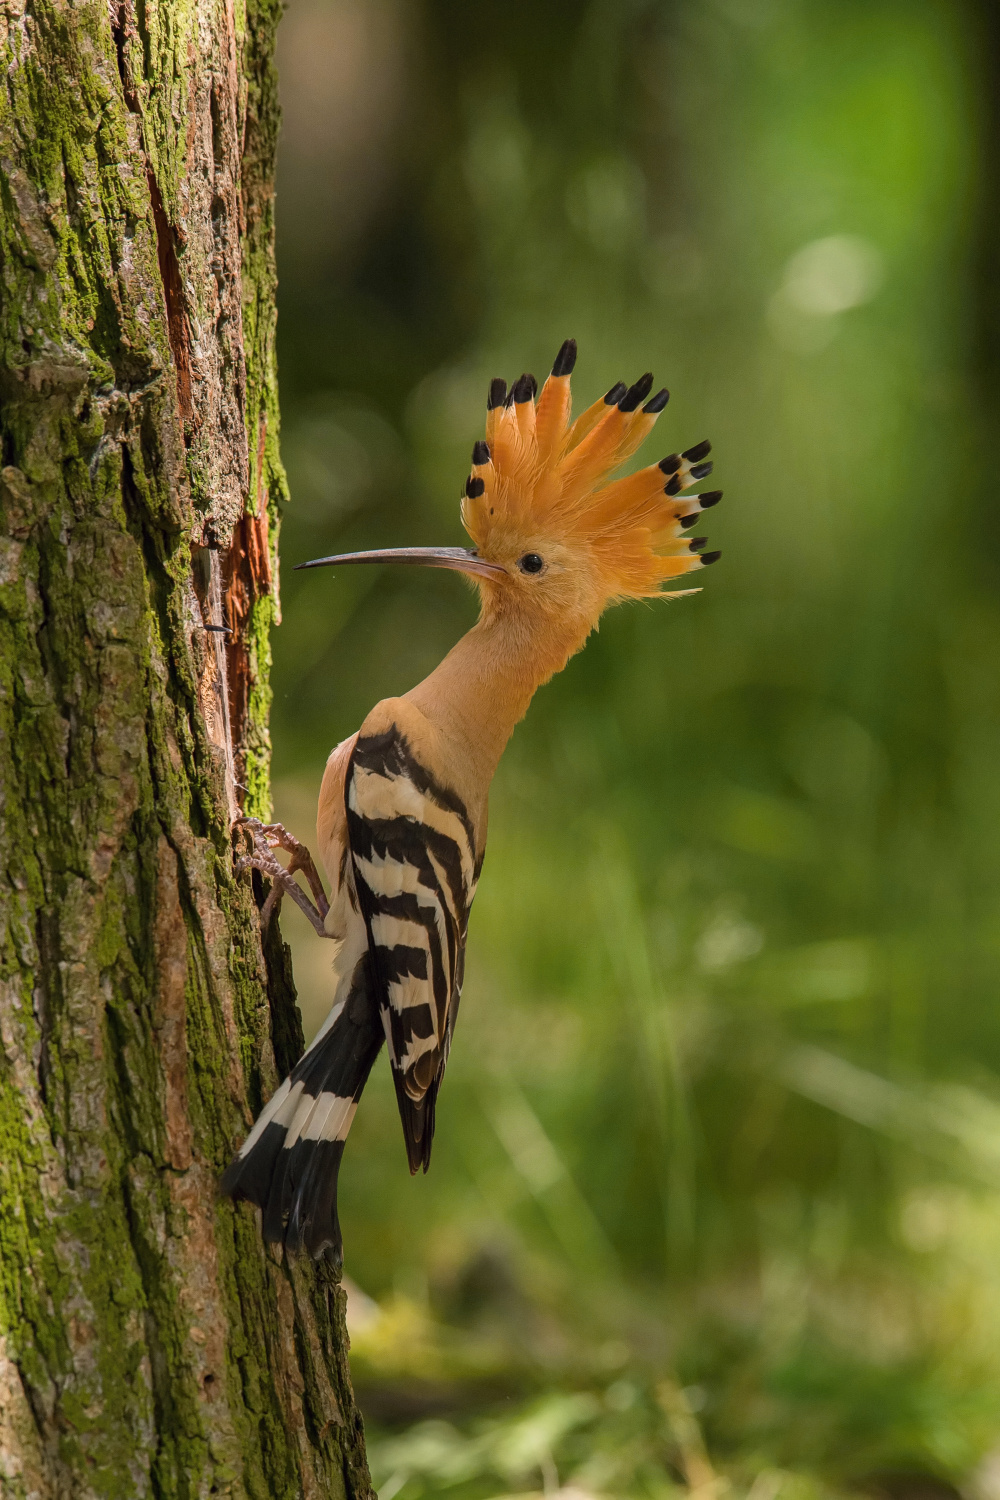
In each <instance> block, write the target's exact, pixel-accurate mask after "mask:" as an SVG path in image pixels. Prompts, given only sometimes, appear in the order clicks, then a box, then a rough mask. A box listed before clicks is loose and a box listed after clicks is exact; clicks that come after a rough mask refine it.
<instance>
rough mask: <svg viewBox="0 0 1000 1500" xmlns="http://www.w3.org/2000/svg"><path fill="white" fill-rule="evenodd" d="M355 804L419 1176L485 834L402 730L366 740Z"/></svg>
mask: <svg viewBox="0 0 1000 1500" xmlns="http://www.w3.org/2000/svg"><path fill="white" fill-rule="evenodd" d="M345 804H346V810H347V837H348V842H349V844H350V848H351V856H352V859H353V864H354V880H355V886H356V888H357V894H358V900H359V902H360V905H361V911H362V915H363V916H364V919H365V925H366V927H367V929H368V947H369V952H370V955H371V963H372V969H373V973H374V979H375V990H376V994H377V996H378V1001H379V1007H380V1009H381V1013H382V1024H383V1026H384V1027H385V1035H386V1041H387V1042H388V1044H389V1058H390V1061H391V1063H392V1073H393V1080H394V1082H395V1085H396V1098H397V1100H398V1102H399V1113H400V1117H401V1119H402V1122H403V1135H404V1136H405V1138H406V1151H407V1156H408V1157H409V1162H410V1171H411V1172H415V1171H416V1170H417V1168H418V1167H420V1166H422V1167H423V1168H424V1170H425V1171H426V1170H427V1166H428V1163H429V1162H430V1155H431V1140H432V1137H433V1134H434V1105H435V1101H436V1098H437V1091H438V1087H439V1085H440V1083H441V1078H442V1076H443V1074H444V1068H445V1063H446V1062H447V1060H448V1051H449V1048H450V1046H451V1038H452V1034H453V1032H454V1029H455V1017H456V1015H457V1014H458V1002H459V995H460V993H461V988H462V977H463V973H464V968H465V939H466V932H467V930H468V922H469V908H470V907H471V905H472V898H473V895H474V894H475V889H476V881H477V879H478V876H479V867H478V862H477V859H476V844H475V833H474V829H473V826H472V823H471V821H470V819H469V816H468V813H467V812H466V809H465V806H464V805H463V803H462V802H461V800H460V799H459V798H458V797H457V796H456V795H455V793H454V792H452V791H451V790H449V789H448V788H447V787H444V786H442V785H441V784H440V783H439V782H438V781H437V780H436V779H435V778H434V776H432V775H431V773H430V772H429V771H428V770H427V768H426V766H424V765H422V764H421V763H420V761H419V760H418V759H417V758H416V756H415V755H414V753H413V750H412V748H411V746H410V744H409V742H408V741H407V738H406V736H405V735H404V734H403V732H402V731H401V730H400V729H399V728H398V726H397V725H395V724H393V725H391V726H390V727H389V728H388V729H386V730H384V731H383V732H381V733H377V734H368V735H366V734H365V733H364V732H362V733H361V734H360V735H359V737H358V741H357V744H356V745H355V747H354V752H353V754H352V756H351V761H350V765H349V767H348V771H347V780H346V786H345Z"/></svg>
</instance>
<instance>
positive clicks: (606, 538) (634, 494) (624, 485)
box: [300, 339, 722, 655]
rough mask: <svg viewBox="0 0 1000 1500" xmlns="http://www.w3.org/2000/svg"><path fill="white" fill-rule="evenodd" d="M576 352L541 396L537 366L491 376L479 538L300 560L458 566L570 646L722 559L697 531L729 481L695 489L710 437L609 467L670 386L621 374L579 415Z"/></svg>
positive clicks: (507, 609)
mask: <svg viewBox="0 0 1000 1500" xmlns="http://www.w3.org/2000/svg"><path fill="white" fill-rule="evenodd" d="M575 363H576V342H575V340H573V339H567V341H566V343H564V344H563V346H562V348H561V349H560V351H559V353H558V355H557V356H556V360H555V363H554V365H553V366H552V373H551V374H550V375H549V377H548V379H547V380H546V382H545V384H544V385H543V387H542V389H541V392H540V393H539V394H538V397H537V401H536V399H535V398H536V392H537V384H536V382H535V378H534V376H532V375H522V376H521V377H520V379H519V380H517V381H515V383H514V385H513V386H511V388H510V390H509V391H508V389H507V386H506V383H505V382H504V381H503V380H499V379H498V380H494V381H492V382H491V384H490V390H489V398H488V401H487V417H486V437H485V440H484V441H480V442H477V443H476V445H475V447H474V448H473V450H472V470H471V473H470V474H469V477H468V479H467V480H466V484H465V495H464V496H463V499H462V522H463V525H464V526H465V529H466V531H467V532H468V533H469V536H470V537H471V538H472V540H473V542H474V543H475V546H474V547H473V548H463V547H403V548H389V549H385V550H380V551H376V552H354V553H346V554H343V555H341V556H337V557H324V558H318V559H317V560H316V561H315V562H312V563H305V564H301V565H300V566H304V567H322V566H330V565H333V564H337V563H353V562H372V563H375V562H406V563H422V564H424V565H426V566H430V567H439V568H453V569H456V570H457V571H459V572H463V573H466V574H469V575H471V576H472V577H473V578H475V580H476V582H477V583H478V584H479V587H480V592H481V595H482V602H483V615H484V618H485V619H487V620H505V621H508V622H509V623H510V625H511V627H512V628H520V629H521V630H525V629H527V630H530V631H531V633H532V634H533V635H535V634H538V633H542V634H545V633H549V634H550V635H552V636H553V637H558V639H559V640H560V641H561V642H563V643H564V645H565V647H566V654H567V655H568V654H570V653H571V652H572V651H574V650H576V649H577V647H578V646H579V645H581V644H582V643H583V641H584V640H585V639H586V637H587V635H588V634H589V632H590V631H591V630H592V629H593V628H594V626H595V625H596V624H597V621H598V620H599V618H600V616H601V614H602V613H603V612H604V610H605V609H606V608H607V607H608V606H609V605H610V604H614V603H617V602H619V601H620V600H624V599H645V598H650V597H659V596H662V595H664V593H665V592H666V591H665V590H664V589H663V584H664V582H666V581H668V580H671V579H675V578H680V577H681V576H683V575H684V574H687V573H691V572H694V571H695V570H696V569H698V568H703V567H706V566H707V565H708V564H709V563H713V562H715V561H716V560H717V559H718V557H719V553H718V552H703V551H702V548H703V547H704V545H705V538H704V537H693V538H692V536H691V534H690V531H691V527H692V526H693V525H694V523H695V521H696V520H697V517H698V516H699V515H700V513H701V512H702V511H703V510H706V509H708V508H709V507H710V506H712V505H715V504H716V503H717V502H718V501H719V500H720V499H721V498H722V495H721V491H718V490H715V491H711V492H709V493H706V494H701V495H686V494H685V493H684V492H685V491H686V490H688V489H689V488H690V486H691V485H692V484H694V483H696V482H697V481H698V480H699V479H703V478H705V477H706V475H708V474H709V473H710V472H711V469H712V465H711V464H710V463H706V462H704V460H705V457H706V455H707V454H708V452H709V450H710V444H709V443H707V442H704V443H699V444H698V445H697V446H696V447H694V448H688V449H687V450H686V451H685V452H682V453H672V454H670V455H669V456H668V457H667V458H664V459H662V460H661V461H660V462H659V463H658V464H653V465H652V466H651V467H649V468H646V469H640V470H638V472H636V473H634V474H630V475H628V476H627V477H626V478H623V479H611V477H610V476H611V475H612V473H613V471H614V470H616V469H617V468H619V467H620V466H621V465H622V464H623V463H624V462H625V460H626V459H628V458H629V457H630V456H631V455H632V454H633V453H634V452H635V451H636V449H637V448H638V447H639V445H640V443H642V441H643V440H644V438H645V437H646V436H647V434H648V433H649V432H651V431H652V428H653V427H654V425H655V423H656V419H657V417H658V416H659V414H660V412H661V411H662V410H663V408H664V407H665V406H666V404H667V401H668V399H669V393H668V392H667V391H666V390H661V391H659V392H657V394H656V395H654V396H652V397H650V391H651V389H652V384H653V377H652V376H651V375H643V376H642V377H641V378H640V379H639V380H637V381H636V382H635V384H634V385H632V386H628V387H626V386H625V385H624V384H623V383H620V384H618V385H614V386H612V388H611V389H610V390H609V391H608V393H607V395H605V396H602V397H601V399H600V400H598V401H595V402H594V404H593V405H592V406H589V407H588V408H587V409H586V411H584V412H583V413H582V414H581V415H580V416H579V417H577V419H576V421H572V420H571V403H570V374H571V372H572V370H573V367H574V365H575ZM681 592H689V591H688V590H683V591H681ZM666 597H668V598H676V597H677V594H676V593H673V594H671V593H666Z"/></svg>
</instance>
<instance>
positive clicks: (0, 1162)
mask: <svg viewBox="0 0 1000 1500" xmlns="http://www.w3.org/2000/svg"><path fill="white" fill-rule="evenodd" d="M111 4H112V5H113V6H117V8H116V9H111V10H110V11H109V6H108V4H107V3H105V0H98V3H92V0H31V3H30V4H29V3H26V0H7V9H6V12H5V16H4V19H3V20H2V21H0V25H2V26H3V28H4V35H3V45H4V54H5V70H4V82H5V88H4V91H3V93H2V94H0V278H2V282H0V285H2V291H0V341H2V346H0V382H2V391H0V399H2V411H0V433H2V443H3V449H2V454H0V463H2V470H0V504H2V525H0V799H2V812H0V878H2V880H3V890H4V902H3V910H2V913H0V931H2V943H3V948H2V973H0V1494H2V1495H3V1496H4V1497H8V1496H11V1497H28V1496H33V1497H39V1500H41V1497H50V1496H51V1497H57V1496H58V1497H63V1496H73V1497H77V1496H123V1497H133V1496H144V1495H154V1496H158V1497H159V1496H178V1497H188V1496H199V1495H208V1494H217V1495H221V1494H225V1495H233V1496H255V1497H256V1496H260V1497H262V1500H263V1497H265V1496H266V1497H268V1500H272V1497H275V1496H298V1495H302V1496H313V1495H316V1496H319V1495H322V1496H328V1495H344V1494H347V1495H358V1496H368V1495H369V1494H370V1493H371V1486H370V1480H369V1477H368V1472H367V1467H366V1462H365V1456H364V1442H363V1435H362V1430H361V1423H360V1419H359V1417H358V1413H357V1410H356V1408H355V1405H354V1399H353V1395H352V1393H351V1387H350V1381H349V1376H348V1370H347V1361H346V1352H345V1351H346V1347H347V1340H346V1332H345V1328H344V1297H343V1294H342V1292H341V1290H340V1288H339V1286H338V1285H337V1284H336V1281H335V1280H334V1277H333V1275H332V1273H331V1272H330V1271H329V1269H328V1268H325V1267H322V1266H321V1267H318V1268H317V1267H315V1266H313V1265H312V1264H311V1263H309V1262H306V1261H302V1260H299V1261H295V1262H292V1263H289V1262H288V1261H287V1260H284V1259H282V1258H280V1257H279V1256H278V1255H276V1254H274V1253H272V1252H270V1251H265V1249H264V1247H263V1245H262V1243H261V1240H260V1234H259V1230H258V1226H257V1215H256V1214H255V1213H254V1212H253V1211H252V1210H250V1209H249V1208H247V1207H246V1206H242V1207H241V1208H239V1209H236V1210H234V1208H233V1207H232V1205H231V1204H229V1203H228V1202H223V1201H220V1200H219V1198H218V1194H217V1181H218V1174H219V1172H220V1170H221V1169H222V1168H223V1167H224V1165H225V1164H226V1161H227V1159H228V1157H229V1155H230V1153H231V1151H232V1149H233V1148H234V1147H235V1146H236V1145H237V1144H238V1143H239V1141H240V1139H241V1138H242V1135H243V1133H244V1132H245V1130H246V1129H247V1127H248V1125H249V1123H250V1121H251V1118H252V1116H253V1114H254V1113H255V1112H256V1111H257V1109H258V1108H259V1107H260V1104H261V1101H262V1099H263V1098H264V1097H266V1095H267V1094H268V1093H269V1092H270V1090H271V1089H273V1088H274V1086H275V1084H276V1082H277V1081H278V1077H279V1075H280V1074H283V1073H284V1072H285V1071H286V1070H287V1068H288V1067H289V1065H290V1063H291V1062H292V1061H293V1060H294V1057H295V1055H296V1052H297V1050H301V1032H300V1030H299V1024H298V1017H297V1013H296V1010H295V1004H294V990H293V989H292V985H291V976H290V972H289V967H288V958H287V950H285V949H283V947H282V945H281V942H280V938H278V937H277V934H275V935H274V938H273V940H271V941H269V943H268V945H267V950H268V951H267V954H266V956H265V954H264V953H263V952H262V949H261V938H260V930H259V925H258V918H257V909H258V905H257V903H258V901H259V899H260V896H261V894H262V893H261V892H260V891H259V890H258V891H257V893H256V894H257V901H255V898H254V890H253V888H252V887H251V884H250V882H249V880H248V879H247V878H246V877H242V878H240V879H237V878H235V877H234V874H233V851H232V842H231V832H230V829H231V823H232V818H233V815H234V814H235V813H236V812H237V811H238V810H239V809H240V807H241V806H242V807H245V809H246V810H247V811H248V812H250V813H255V814H262V813H266V810H267V803H268V737H267V711H268V684H267V670H268V661H269V652H268V630H269V627H270V624H271V621H272V619H274V618H275V612H276V603H277V587H276V586H277V570H276V555H275V550H274V544H275V535H276V522H277V512H276V502H277V499H278V497H279V496H280V495H281V493H282V487H283V478H282V472H281V468H280V463H279V460H278V452H277V404H276V387H275V378H274V316H275V315H274V269H273V251H272V169H273V161H274V147H275V137H276V131H277V105H276V96H275V77H274V68H273V57H272V53H273V43H274V33H275V27H276V24H277V19H278V15H279V11H280V0H248V4H247V7H246V9H244V8H243V7H242V5H240V4H239V3H234V0H225V3H223V0H193V3H182V0H111ZM222 624H226V625H227V626H228V627H229V628H230V632H231V633H229V634H223V633H221V632H219V631H215V632H212V631H210V630H208V629H207V628H206V627H207V626H210V625H216V626H218V625H222Z"/></svg>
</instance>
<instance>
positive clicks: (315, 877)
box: [236, 818, 330, 937]
mask: <svg viewBox="0 0 1000 1500" xmlns="http://www.w3.org/2000/svg"><path fill="white" fill-rule="evenodd" d="M237 826H238V827H240V828H245V829H246V831H247V832H248V833H249V835H250V838H251V841H252V849H251V853H250V854H248V855H245V856H244V857H243V858H241V859H238V860H237V861H236V873H237V874H238V875H239V874H242V872H243V871H244V870H259V871H260V872H261V874H262V875H266V876H267V877H268V879H269V880H270V882H271V889H270V891H269V892H268V896H267V900H266V901H265V902H264V905H263V907H262V908H261V913H260V922H261V926H262V927H266V926H267V925H268V923H269V922H270V920H271V917H272V916H273V914H274V912H275V911H276V910H277V908H278V907H279V906H280V905H281V898H282V896H284V895H289V896H291V898H292V900H293V901H294V902H295V904H296V906H297V907H299V909H300V910H301V911H303V912H304V913H305V915H306V916H307V917H308V918H309V921H310V922H311V923H312V925H313V927H314V928H315V929H316V931H317V933H318V934H319V936H320V937H329V936H330V933H328V932H327V930H326V926H325V922H326V915H327V912H328V911H329V910H330V903H329V901H328V900H327V899H326V892H325V891H324V889H323V883H322V881H321V880H320V878H319V873H318V871H317V869H316V866H315V864H314V863H313V858H312V855H311V854H310V853H309V850H308V849H307V848H306V847H305V845H304V844H300V843H299V841H298V839H297V838H294V837H293V836H292V834H290V833H289V832H288V831H287V829H285V828H283V827H282V825H281V824H280V823H262V822H261V821H260V819H259V818H238V819H237ZM273 849H285V850H286V851H287V852H288V853H289V854H291V856H292V857H291V859H290V860H289V861H288V866H287V868H286V867H285V866H284V865H282V864H280V863H279V861H278V860H277V858H276V857H275V855H274V854H273V853H272V850H273ZM297 870H301V871H302V873H303V874H304V875H305V877H306V879H307V880H308V882H309V886H310V889H311V890H312V893H313V895H314V896H315V898H316V904H315V906H314V905H313V903H312V902H311V901H310V900H309V897H308V896H307V895H306V893H305V891H304V890H303V889H302V887H301V886H300V885H299V883H298V881H297V880H296V879H295V872H296V871H297Z"/></svg>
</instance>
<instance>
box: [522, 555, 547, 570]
mask: <svg viewBox="0 0 1000 1500" xmlns="http://www.w3.org/2000/svg"><path fill="white" fill-rule="evenodd" d="M517 565H518V567H519V568H520V569H521V572H522V573H540V572H541V571H542V569H543V568H544V567H545V563H544V562H543V561H542V559H541V558H540V557H539V555H538V553H537V552H526V553H525V554H524V556H523V557H521V558H518V562H517Z"/></svg>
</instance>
